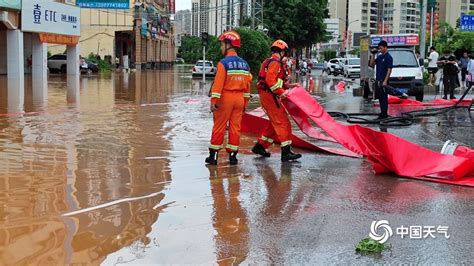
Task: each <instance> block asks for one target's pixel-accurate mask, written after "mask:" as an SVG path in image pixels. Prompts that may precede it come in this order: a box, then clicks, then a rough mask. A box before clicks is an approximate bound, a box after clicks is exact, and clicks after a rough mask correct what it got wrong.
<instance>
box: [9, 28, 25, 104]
mask: <svg viewBox="0 0 474 266" xmlns="http://www.w3.org/2000/svg"><path fill="white" fill-rule="evenodd" d="M23 49H24V45H23V32H21V31H20V30H7V83H8V85H7V86H8V110H9V112H21V111H23V107H24V103H25V69H24V67H25V66H24V65H25V60H24V55H23Z"/></svg>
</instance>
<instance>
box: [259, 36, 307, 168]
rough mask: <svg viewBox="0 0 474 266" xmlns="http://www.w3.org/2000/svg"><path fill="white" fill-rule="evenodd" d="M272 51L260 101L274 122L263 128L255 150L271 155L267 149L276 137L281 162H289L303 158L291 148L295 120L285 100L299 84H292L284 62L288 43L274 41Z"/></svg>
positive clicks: (261, 77)
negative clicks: (279, 148) (292, 122)
mask: <svg viewBox="0 0 474 266" xmlns="http://www.w3.org/2000/svg"><path fill="white" fill-rule="evenodd" d="M271 51H272V56H271V57H270V58H268V59H266V60H265V61H264V62H263V63H262V66H261V68H260V72H259V76H258V83H257V88H258V94H259V96H260V103H261V104H262V107H263V109H264V110H265V112H266V113H267V115H268V119H269V120H270V124H269V125H268V126H267V127H266V128H265V129H264V130H263V132H262V134H261V136H260V137H259V138H258V140H257V143H256V144H255V146H254V147H253V148H252V152H253V153H255V154H259V155H261V156H263V157H270V153H269V152H267V150H266V149H267V148H268V147H270V145H272V143H273V139H274V138H275V136H276V137H277V138H278V140H279V141H280V146H281V161H282V162H286V161H290V160H296V159H299V158H300V157H301V154H295V153H293V151H292V150H291V135H292V134H291V123H290V120H289V119H288V114H287V113H286V110H285V108H284V107H283V105H282V103H281V99H283V98H285V97H286V95H287V93H288V89H289V88H293V87H295V86H297V85H298V84H289V83H288V77H287V76H286V73H285V70H284V66H283V63H282V61H281V60H282V58H283V57H285V55H286V54H287V53H288V45H287V44H286V43H285V42H284V41H282V40H277V41H275V42H274V43H273V44H272V46H271Z"/></svg>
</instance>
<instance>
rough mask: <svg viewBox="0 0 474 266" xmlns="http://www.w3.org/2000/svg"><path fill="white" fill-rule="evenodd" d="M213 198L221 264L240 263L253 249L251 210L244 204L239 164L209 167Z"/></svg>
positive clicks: (218, 258)
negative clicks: (251, 244) (251, 248)
mask: <svg viewBox="0 0 474 266" xmlns="http://www.w3.org/2000/svg"><path fill="white" fill-rule="evenodd" d="M208 169H209V174H210V183H211V194H212V199H213V208H214V213H213V226H214V229H215V230H216V235H215V237H214V240H215V242H216V253H217V254H216V256H217V259H216V260H217V263H218V264H219V265H229V264H240V263H242V262H243V261H244V260H245V258H246V256H247V254H248V252H249V239H250V232H249V226H248V219H247V214H246V212H245V210H244V208H242V206H241V202H240V201H241V199H240V193H241V188H240V179H239V177H240V175H241V171H240V169H238V166H237V167H231V168H218V167H211V166H210V167H208Z"/></svg>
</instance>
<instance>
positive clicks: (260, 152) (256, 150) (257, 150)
mask: <svg viewBox="0 0 474 266" xmlns="http://www.w3.org/2000/svg"><path fill="white" fill-rule="evenodd" d="M252 152H253V153H255V154H258V155H262V156H263V157H270V153H269V152H267V151H266V150H265V148H264V147H263V145H262V144H260V143H258V142H257V143H255V146H253V148H252Z"/></svg>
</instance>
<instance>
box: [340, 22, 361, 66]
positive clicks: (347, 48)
mask: <svg viewBox="0 0 474 266" xmlns="http://www.w3.org/2000/svg"><path fill="white" fill-rule="evenodd" d="M339 20H341V21H343V22H344V23H347V20H345V19H343V18H339ZM357 21H359V19H355V20H353V21H351V22H349V23H347V27H346V42H347V46H346V57H347V54H348V53H349V36H348V34H349V26H350V25H351V24H352V23H354V22H357Z"/></svg>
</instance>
